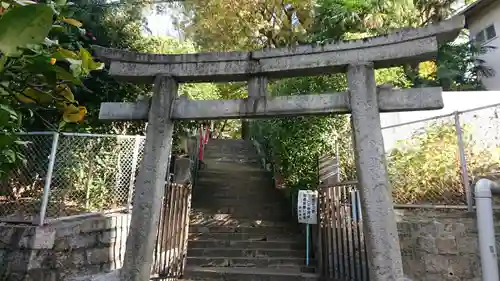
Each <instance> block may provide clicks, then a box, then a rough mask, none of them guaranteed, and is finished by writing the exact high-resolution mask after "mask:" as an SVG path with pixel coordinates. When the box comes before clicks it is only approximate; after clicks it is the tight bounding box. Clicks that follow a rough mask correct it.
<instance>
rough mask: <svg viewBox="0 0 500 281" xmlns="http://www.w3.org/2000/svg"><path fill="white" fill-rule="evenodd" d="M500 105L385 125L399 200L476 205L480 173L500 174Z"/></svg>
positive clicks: (490, 175) (391, 171)
mask: <svg viewBox="0 0 500 281" xmlns="http://www.w3.org/2000/svg"><path fill="white" fill-rule="evenodd" d="M499 113H500V105H492V106H487V107H482V108H477V109H472V110H468V111H463V112H455V113H453V114H449V115H443V116H438V117H434V118H429V119H425V120H419V121H414V122H408V123H403V124H397V125H393V126H389V127H385V128H384V129H383V132H384V137H385V138H389V139H391V140H390V141H395V142H393V143H391V146H390V147H389V148H388V149H387V147H386V150H387V163H388V170H389V175H390V180H391V183H392V187H393V197H394V203H396V204H433V205H441V204H442V205H464V204H466V205H468V206H469V207H472V206H473V199H472V198H473V196H472V191H471V187H472V186H473V184H474V183H475V181H476V180H477V179H478V178H479V177H493V178H494V177H498V176H500V123H499V121H500V119H499V116H498V115H499Z"/></svg>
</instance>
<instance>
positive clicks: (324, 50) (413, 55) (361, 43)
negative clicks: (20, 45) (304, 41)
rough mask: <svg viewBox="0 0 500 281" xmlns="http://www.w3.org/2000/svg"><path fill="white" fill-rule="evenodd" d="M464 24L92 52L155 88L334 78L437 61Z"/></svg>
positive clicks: (459, 19)
mask: <svg viewBox="0 0 500 281" xmlns="http://www.w3.org/2000/svg"><path fill="white" fill-rule="evenodd" d="M464 23H465V20H464V17H463V16H456V17H453V18H451V19H449V20H446V21H443V22H439V23H436V24H433V25H428V26H425V27H421V28H406V29H399V30H397V31H395V32H392V33H389V34H387V35H381V36H376V37H370V38H365V39H361V40H351V41H344V42H340V43H331V44H324V45H319V44H312V45H302V46H297V47H293V48H275V49H263V50H258V51H252V52H210V53H196V54H169V55H163V54H144V53H137V52H131V51H125V50H117V49H109V48H103V47H100V46H94V47H93V49H94V53H95V55H96V56H97V57H98V58H100V59H102V60H104V61H108V62H111V65H110V74H111V75H113V76H116V77H118V78H123V79H125V80H128V81H134V82H143V83H151V82H152V81H153V79H154V77H155V76H157V75H162V74H163V75H170V76H173V77H175V79H176V80H177V81H179V82H226V81H244V80H248V78H249V77H252V76H267V77H270V78H282V77H293V76H311V75H318V74H328V73H335V72H340V71H344V70H345V67H346V66H347V65H349V64H356V63H357V62H373V63H374V66H375V67H379V68H380V67H390V66H397V65H402V64H404V63H408V62H419V61H425V60H429V59H433V58H435V56H436V53H437V47H438V43H444V42H448V41H451V40H453V39H454V38H456V36H457V35H458V33H459V32H460V30H461V29H462V28H463V27H464Z"/></svg>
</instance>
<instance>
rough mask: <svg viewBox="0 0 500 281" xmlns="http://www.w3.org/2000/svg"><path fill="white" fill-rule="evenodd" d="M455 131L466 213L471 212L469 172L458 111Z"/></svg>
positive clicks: (456, 112)
mask: <svg viewBox="0 0 500 281" xmlns="http://www.w3.org/2000/svg"><path fill="white" fill-rule="evenodd" d="M455 130H456V131H457V144H458V154H459V157H460V169H461V171H462V184H463V185H464V192H465V200H466V201H467V211H469V212H472V211H473V208H472V192H471V188H470V183H469V172H468V171H467V160H466V158H465V145H464V140H463V135H462V126H461V125H460V115H459V113H458V111H455Z"/></svg>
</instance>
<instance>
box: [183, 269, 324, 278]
mask: <svg viewBox="0 0 500 281" xmlns="http://www.w3.org/2000/svg"><path fill="white" fill-rule="evenodd" d="M184 279H185V280H193V281H195V280H196V281H198V280H203V281H220V280H224V281H316V280H318V277H317V276H316V275H314V274H307V273H300V271H299V270H298V269H295V268H293V269H292V268H287V269H262V268H259V269H255V268H210V267H187V268H186V273H185V276H184Z"/></svg>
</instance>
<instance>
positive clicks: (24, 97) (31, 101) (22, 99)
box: [16, 93, 36, 103]
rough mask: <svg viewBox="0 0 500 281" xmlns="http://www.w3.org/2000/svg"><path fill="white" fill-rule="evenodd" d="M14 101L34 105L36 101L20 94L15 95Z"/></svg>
mask: <svg viewBox="0 0 500 281" xmlns="http://www.w3.org/2000/svg"><path fill="white" fill-rule="evenodd" d="M16 99H17V100H18V101H20V102H22V103H35V102H36V100H34V99H33V98H30V97H27V96H25V95H23V94H20V93H17V94H16Z"/></svg>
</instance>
